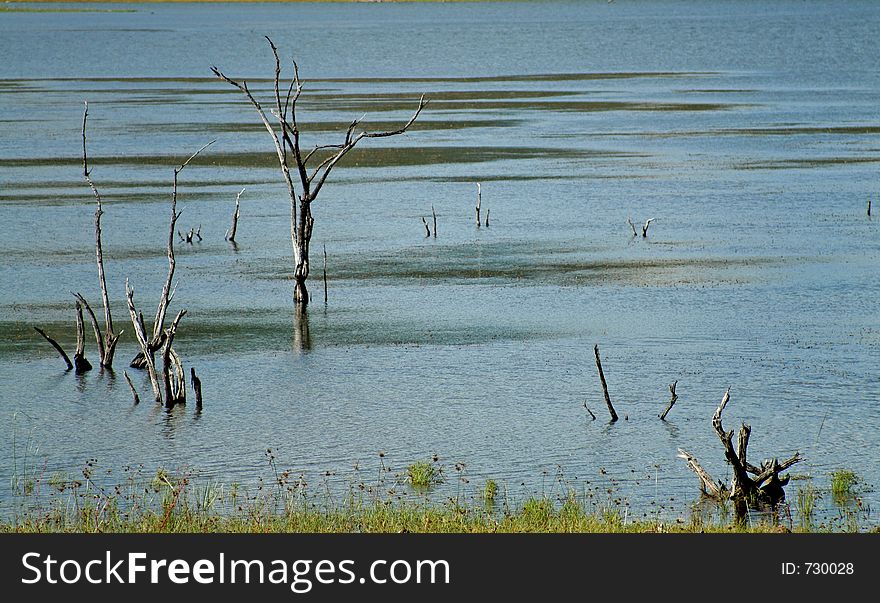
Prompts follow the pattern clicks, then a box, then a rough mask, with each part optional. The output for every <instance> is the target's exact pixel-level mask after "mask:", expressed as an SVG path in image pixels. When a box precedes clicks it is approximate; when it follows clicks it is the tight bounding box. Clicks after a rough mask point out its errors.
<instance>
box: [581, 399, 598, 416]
mask: <svg viewBox="0 0 880 603" xmlns="http://www.w3.org/2000/svg"><path fill="white" fill-rule="evenodd" d="M584 408H586V409H587V412H588V413H590V418H591V419H592V420H593V421H595V420H596V415H594V414H593V411H592V410H590V407H589V406H587V401H586V400H584Z"/></svg>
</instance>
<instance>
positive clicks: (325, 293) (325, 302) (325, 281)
mask: <svg viewBox="0 0 880 603" xmlns="http://www.w3.org/2000/svg"><path fill="white" fill-rule="evenodd" d="M324 305H325V306H326V305H327V244H326V243H325V244H324Z"/></svg>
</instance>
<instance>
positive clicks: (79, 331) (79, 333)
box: [34, 103, 122, 373]
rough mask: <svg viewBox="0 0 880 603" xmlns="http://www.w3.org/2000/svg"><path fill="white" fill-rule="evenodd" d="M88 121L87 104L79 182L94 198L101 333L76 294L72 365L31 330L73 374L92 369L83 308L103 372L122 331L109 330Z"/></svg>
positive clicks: (109, 364) (98, 199) (100, 210)
mask: <svg viewBox="0 0 880 603" xmlns="http://www.w3.org/2000/svg"><path fill="white" fill-rule="evenodd" d="M88 117H89V104H88V103H85V109H84V110H83V119H82V164H83V178H84V179H85V181H86V182H87V183H88V185H89V188H91V189H92V193H93V194H94V195H95V201H96V206H95V261H96V263H97V266H98V283H99V284H100V286H101V302H102V304H103V305H104V333H103V334H102V333H101V326H100V325H99V324H98V319H97V317H96V316H95V313H94V312H93V311H92V308H91V306H90V305H89V303H88V302H87V301H86V299H85V297H83V296H82V295H81V294H79V293H74V294H73V295H74V297H75V298H76V319H77V322H76V337H77V339H76V351H75V352H74V356H73V362H72V363H71V361H70V358H69V357H68V356H67V354H66V353H65V352H64V350H63V349H62V348H61V346H60V345H59V344H58V342H57V341H55V340H54V339H52V338H51V337H49V336H48V335H46V333H45V332H44V331H43V330H42V329H39V328H37V327H34V328H35V329H36V331H37V332H38V333H39V334H40V335H42V336H43V338H44V339H46V341H48V342H49V343H50V344H52V347H54V348H55V349H56V350H57V351H58V353H59V354H61V357H62V358H64V362H65V363H67V370H71V369H74V370H75V371H76V372H77V373H83V372H85V371H88V370H91V369H92V365H91V363H90V362H89V361H88V360H87V359H86V357H85V332H84V327H83V324H82V320H83V318H82V311H83V308H85V310H86V312H88V314H89V319H90V320H91V323H92V329H93V330H94V332H95V343H96V344H97V346H98V361H99V362H100V365H101V366H102V367H104V368H108V369H112V368H113V355H114V353H115V352H116V344H117V342H118V341H119V336H120V335H122V331H120V332H119V333H115V332H114V330H113V317H112V316H111V313H110V299H109V296H108V295H107V279H106V277H105V274H104V248H103V245H102V244H101V216H102V215H104V209H103V207H102V202H101V195H100V193H98V188H97V187H96V186H95V183H94V182H93V181H92V177H91V171H90V170H89V156H88V152H87V150H86V123H87V121H88Z"/></svg>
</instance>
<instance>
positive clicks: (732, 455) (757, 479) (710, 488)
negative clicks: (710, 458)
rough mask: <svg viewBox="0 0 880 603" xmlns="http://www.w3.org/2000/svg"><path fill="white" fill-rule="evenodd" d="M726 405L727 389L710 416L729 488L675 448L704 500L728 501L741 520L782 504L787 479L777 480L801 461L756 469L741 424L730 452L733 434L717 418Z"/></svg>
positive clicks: (796, 457) (747, 433)
mask: <svg viewBox="0 0 880 603" xmlns="http://www.w3.org/2000/svg"><path fill="white" fill-rule="evenodd" d="M729 401H730V388H729V387H728V388H727V391H726V392H725V393H724V397H723V398H722V399H721V404H719V405H718V408H717V409H715V414H714V415H713V416H712V428H713V429H714V430H715V434H716V435H717V436H718V439H719V440H721V445H722V447H723V448H724V458H725V459H726V460H727V462H728V464H729V465H730V466H731V470H732V476H731V479H730V486H729V487H728V486H726V485H725V484H724V482H722V481H715V480H713V479H712V476H711V475H709V473H708V472H707V471H706V470H705V469H703V467H702V466H701V465H700V463H699V461H697V459H696V457H694V455H692V454H690V453H689V452H687V451H685V450H683V449H681V448H679V449H678V456H679V458H682V459H684V460H685V461H687V464H688V467H690V469H691V470H692V471H693V472H694V473H696V474H697V477H699V478H700V489H701V490H702V492H703V493H704V494H705V495H706V496H708V497H709V498H712V499H715V500H716V501H718V502H726V501H728V500H729V501H732V502H733V504H734V509H735V511H736V516H737V519H742V518H744V517H745V514H746V512H747V510H748V509H749V508H756V509H762V508H775V507H776V506H777V505H778V504H779V503H780V502H782V501H784V500H785V489H784V488H785V486H786V485H787V484H788V481H789V476H784V477H780V474H781V473H782V472H783V471H785V470H786V469H788V468H789V467H791V466H792V465H794V464H795V463H798V462H800V461H801V460H803V458H802V457H801V456H800V453H799V452H795V453H794V455H793V456H792V457H791V458H789V459H788V460H786V461H783V462H782V463H780V462H779V461H778V460H777V459H775V458H774V459H772V460H769V461H764V462H763V463H762V464H761V466H760V467H756V466H755V465H752V464H751V463H749V462H748V457H747V452H748V446H749V437H750V436H751V433H752V428H751V427H750V426H749V425H746V424H745V423H743V424H742V426H741V427H740V430H739V436H738V438H737V449H736V450H734V448H733V431H732V430H731V431H725V430H724V426H723V425H722V423H721V415H722V413H723V412H724V408H725V407H726V406H727V403H728V402H729Z"/></svg>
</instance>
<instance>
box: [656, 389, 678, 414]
mask: <svg viewBox="0 0 880 603" xmlns="http://www.w3.org/2000/svg"><path fill="white" fill-rule="evenodd" d="M676 385H678V381H673V382H672V383H670V384H669V393H670V394H672V398H671V399H670V400H669V406H667V407H666V410H664V411H663V414H661V415H660V420H661V421H665V420H666V415H668V414H669V411H670V410H672V407H673V406H675V401H676V400H678V395H677V394H676V393H675V386H676Z"/></svg>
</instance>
